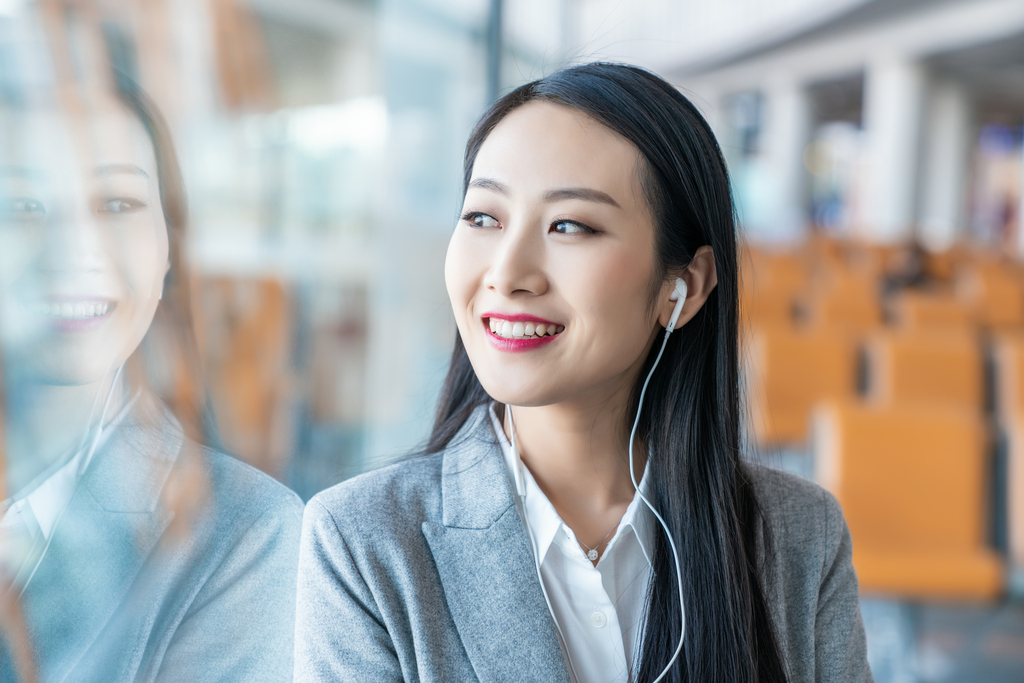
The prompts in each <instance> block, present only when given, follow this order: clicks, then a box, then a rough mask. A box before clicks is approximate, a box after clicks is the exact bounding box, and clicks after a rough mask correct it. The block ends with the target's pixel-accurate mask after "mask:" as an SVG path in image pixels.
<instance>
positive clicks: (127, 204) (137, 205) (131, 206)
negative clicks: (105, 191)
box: [99, 198, 146, 214]
mask: <svg viewBox="0 0 1024 683" xmlns="http://www.w3.org/2000/svg"><path fill="white" fill-rule="evenodd" d="M144 208H146V204H145V203H144V202H141V201H139V200H137V199H124V198H117V199H108V200H106V201H104V202H101V203H100V205H99V212H100V213H114V214H120V213H132V212H133V211H139V210H141V209H144Z"/></svg>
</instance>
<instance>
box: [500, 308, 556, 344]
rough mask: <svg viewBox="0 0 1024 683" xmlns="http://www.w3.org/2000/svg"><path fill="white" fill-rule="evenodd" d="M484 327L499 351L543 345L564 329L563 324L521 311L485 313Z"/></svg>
mask: <svg viewBox="0 0 1024 683" xmlns="http://www.w3.org/2000/svg"><path fill="white" fill-rule="evenodd" d="M482 322H483V325H484V329H485V330H486V331H487V337H488V339H489V340H490V341H491V344H492V345H493V346H494V347H495V348H497V349H499V350H501V351H528V350H531V349H535V348H538V347H541V346H544V345H546V344H548V343H550V342H552V341H554V340H555V338H556V337H558V335H560V334H561V333H562V332H564V331H565V325H560V324H558V323H555V322H552V321H550V320H545V319H544V318H537V317H535V316H531V315H527V314H522V313H486V314H484V315H483V316H482Z"/></svg>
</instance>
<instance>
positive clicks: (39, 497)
mask: <svg viewBox="0 0 1024 683" xmlns="http://www.w3.org/2000/svg"><path fill="white" fill-rule="evenodd" d="M138 397H139V394H138V392H136V394H135V395H134V396H133V397H132V398H131V399H130V400H128V401H126V402H125V405H124V406H122V408H121V410H120V411H118V413H117V415H115V416H114V417H113V418H112V419H111V420H110V421H108V422H107V423H106V425H104V427H103V429H102V431H101V432H100V434H99V437H98V438H96V442H95V444H93V443H91V439H90V438H87V443H86V444H85V445H83V446H81V447H80V448H79V449H78V450H77V451H76V452H75V453H74V454H73V455H72V456H71V458H70V459H68V460H67V461H65V462H64V463H63V464H61V465H57V467H56V468H55V469H51V470H50V471H49V472H47V473H45V474H44V475H43V476H44V478H43V479H42V480H41V481H39V483H38V484H36V485H35V486H32V487H29V488H30V491H29V493H27V494H23V495H19V499H18V500H15V499H13V498H11V499H8V500H6V501H3V502H2V503H0V519H2V518H3V517H4V516H5V514H6V512H7V511H8V510H10V509H12V508H16V509H20V510H21V512H22V514H24V513H25V512H26V511H28V512H31V514H32V516H33V517H34V518H35V522H36V524H38V525H39V530H40V531H41V532H42V534H43V538H44V539H46V540H49V538H50V534H52V533H53V527H54V526H55V525H56V524H57V520H58V519H60V516H61V513H63V512H64V508H65V507H66V506H67V504H68V502H69V501H70V500H71V497H72V496H73V495H74V493H75V487H76V486H77V485H78V480H79V478H80V477H81V475H82V473H83V472H84V471H85V468H86V467H88V465H89V461H90V460H91V458H92V456H93V455H94V454H95V452H96V451H97V450H99V449H100V448H102V447H103V446H104V445H105V444H106V442H107V440H108V439H109V438H110V434H111V433H112V432H114V431H115V430H116V429H117V426H118V425H119V424H120V423H121V422H122V421H123V420H124V418H125V415H127V414H128V412H129V410H130V409H131V407H132V406H133V405H134V404H135V401H136V399H138ZM91 436H92V435H91V434H90V435H89V437H91ZM93 438H95V437H93Z"/></svg>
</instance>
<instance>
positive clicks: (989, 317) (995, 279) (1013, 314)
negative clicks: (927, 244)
mask: <svg viewBox="0 0 1024 683" xmlns="http://www.w3.org/2000/svg"><path fill="white" fill-rule="evenodd" d="M956 290H957V296H958V297H959V298H960V299H961V301H963V302H964V304H965V305H966V306H968V307H969V308H970V310H971V312H972V314H973V317H974V319H975V320H976V321H977V322H978V323H979V324H981V325H984V326H986V327H990V328H993V329H1002V330H1005V329H1012V328H1017V327H1021V326H1022V325H1024V281H1022V280H1021V277H1020V275H1019V274H1018V273H1017V272H1015V271H1014V270H1013V269H1012V268H1010V267H1009V266H1007V265H1005V264H1002V263H999V262H984V261H975V262H974V263H973V264H971V265H970V266H967V267H964V268H961V270H960V272H959V273H958V274H957V278H956Z"/></svg>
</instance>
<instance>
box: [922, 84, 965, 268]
mask: <svg viewBox="0 0 1024 683" xmlns="http://www.w3.org/2000/svg"><path fill="white" fill-rule="evenodd" d="M928 109H929V111H928V125H927V129H926V133H925V144H924V150H923V155H922V156H923V158H924V160H925V162H924V167H923V170H922V183H923V186H922V197H921V199H922V201H921V224H920V232H919V235H920V237H921V241H922V242H923V243H924V245H925V246H926V247H928V248H929V249H932V250H934V251H939V250H941V249H946V248H948V247H949V246H950V245H952V244H953V242H954V241H955V240H956V238H957V235H958V233H959V232H960V231H961V230H962V229H963V228H964V222H965V221H966V218H967V216H966V205H967V177H968V164H969V156H970V147H971V105H970V99H969V98H968V95H967V92H966V90H965V89H964V87H963V86H962V85H960V84H958V83H951V82H944V83H937V84H935V86H934V87H933V88H932V90H931V93H930V97H929V107H928Z"/></svg>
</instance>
